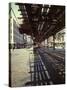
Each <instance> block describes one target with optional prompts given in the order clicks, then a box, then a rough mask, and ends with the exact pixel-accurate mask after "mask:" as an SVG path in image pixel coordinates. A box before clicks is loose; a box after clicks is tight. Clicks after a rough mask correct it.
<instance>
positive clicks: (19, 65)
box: [11, 48, 34, 87]
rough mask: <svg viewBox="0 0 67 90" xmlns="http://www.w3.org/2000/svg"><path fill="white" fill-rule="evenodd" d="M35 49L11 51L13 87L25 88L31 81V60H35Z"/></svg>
mask: <svg viewBox="0 0 67 90" xmlns="http://www.w3.org/2000/svg"><path fill="white" fill-rule="evenodd" d="M30 53H33V49H32V48H30V49H15V50H14V51H11V83H12V87H19V86H24V85H25V83H26V82H28V81H30V74H29V71H30V70H29V69H30V67H29V59H30V60H33V56H34V55H33V54H30Z"/></svg>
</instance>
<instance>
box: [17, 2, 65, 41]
mask: <svg viewBox="0 0 67 90" xmlns="http://www.w3.org/2000/svg"><path fill="white" fill-rule="evenodd" d="M16 5H18V6H19V10H18V11H21V15H22V17H21V18H20V17H18V18H19V19H23V23H22V24H21V25H20V28H19V31H20V33H26V34H28V35H31V36H32V37H34V40H35V41H36V42H42V41H43V40H45V39H46V38H49V37H50V36H52V35H55V34H56V33H57V32H59V31H60V30H62V29H63V28H65V6H58V5H42V4H23V3H16Z"/></svg>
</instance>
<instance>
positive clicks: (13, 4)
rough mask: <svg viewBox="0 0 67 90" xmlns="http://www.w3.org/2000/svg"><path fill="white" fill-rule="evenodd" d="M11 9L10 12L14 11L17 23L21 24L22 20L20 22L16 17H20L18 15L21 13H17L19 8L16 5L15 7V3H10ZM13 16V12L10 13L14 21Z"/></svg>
mask: <svg viewBox="0 0 67 90" xmlns="http://www.w3.org/2000/svg"><path fill="white" fill-rule="evenodd" d="M11 8H12V10H13V11H14V14H15V16H16V17H17V22H18V23H19V24H21V23H22V19H21V20H20V19H18V17H22V16H21V15H20V14H21V12H20V11H18V9H19V6H18V5H15V3H11ZM14 14H13V12H12V17H13V18H14V19H15V20H16V18H15V16H14Z"/></svg>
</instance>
